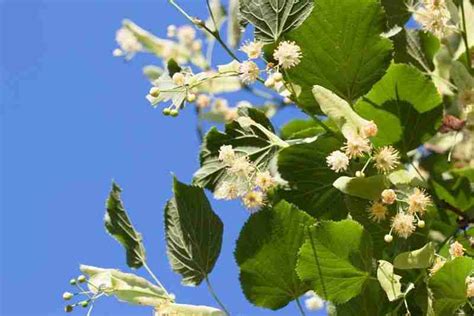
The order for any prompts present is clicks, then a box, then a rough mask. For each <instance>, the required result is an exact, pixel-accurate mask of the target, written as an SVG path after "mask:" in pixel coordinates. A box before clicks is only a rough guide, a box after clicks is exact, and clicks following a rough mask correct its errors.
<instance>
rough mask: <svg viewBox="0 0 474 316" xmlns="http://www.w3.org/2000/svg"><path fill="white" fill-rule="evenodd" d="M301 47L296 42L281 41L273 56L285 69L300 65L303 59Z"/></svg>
mask: <svg viewBox="0 0 474 316" xmlns="http://www.w3.org/2000/svg"><path fill="white" fill-rule="evenodd" d="M301 57H302V54H301V48H300V47H299V46H298V45H296V43H295V42H290V41H283V42H280V44H279V45H278V47H277V49H275V51H274V52H273V58H275V60H276V61H278V64H279V65H280V66H281V67H282V68H283V69H289V68H292V67H295V66H296V65H298V64H299V63H300V61H301Z"/></svg>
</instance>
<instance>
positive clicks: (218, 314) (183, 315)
mask: <svg viewBox="0 0 474 316" xmlns="http://www.w3.org/2000/svg"><path fill="white" fill-rule="evenodd" d="M173 315H176V316H178V315H179V316H225V315H226V314H225V313H224V312H223V311H221V310H219V309H217V308H214V307H209V306H202V305H188V304H166V305H164V306H163V307H162V308H156V309H155V316H173Z"/></svg>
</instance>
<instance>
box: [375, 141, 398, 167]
mask: <svg viewBox="0 0 474 316" xmlns="http://www.w3.org/2000/svg"><path fill="white" fill-rule="evenodd" d="M374 160H375V167H376V168H377V170H379V171H380V172H383V173H387V172H389V171H392V170H393V169H395V168H396V167H397V166H398V165H399V164H400V155H399V153H398V150H396V149H395V148H393V147H392V146H384V147H382V148H379V149H377V151H376V152H375V155H374Z"/></svg>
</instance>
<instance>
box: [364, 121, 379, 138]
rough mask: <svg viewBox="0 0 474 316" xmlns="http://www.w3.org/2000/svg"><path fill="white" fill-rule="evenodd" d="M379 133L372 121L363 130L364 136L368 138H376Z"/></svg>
mask: <svg viewBox="0 0 474 316" xmlns="http://www.w3.org/2000/svg"><path fill="white" fill-rule="evenodd" d="M378 131H379V129H378V127H377V124H375V123H374V121H370V122H368V123H367V124H365V125H364V127H363V128H362V135H363V136H364V137H365V138H367V137H374V136H375V135H377V132H378Z"/></svg>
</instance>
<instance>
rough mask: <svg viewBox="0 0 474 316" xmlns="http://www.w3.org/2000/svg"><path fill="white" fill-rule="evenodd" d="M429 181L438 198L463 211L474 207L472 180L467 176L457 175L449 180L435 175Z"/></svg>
mask: <svg viewBox="0 0 474 316" xmlns="http://www.w3.org/2000/svg"><path fill="white" fill-rule="evenodd" d="M429 182H430V184H431V186H432V187H433V189H434V192H435V194H436V196H437V197H438V199H440V200H442V201H445V202H446V203H448V204H450V205H452V206H454V207H456V208H458V209H460V210H462V211H467V210H469V209H470V208H472V207H474V195H473V191H472V188H471V181H469V179H468V178H467V177H458V176H455V177H454V178H453V179H449V180H443V179H441V178H435V177H433V179H430V181H429Z"/></svg>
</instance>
